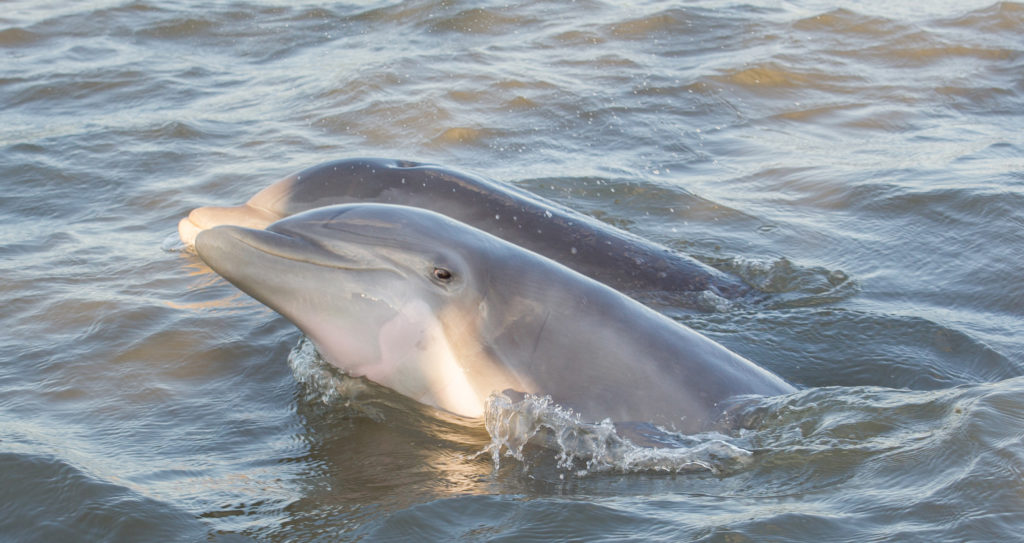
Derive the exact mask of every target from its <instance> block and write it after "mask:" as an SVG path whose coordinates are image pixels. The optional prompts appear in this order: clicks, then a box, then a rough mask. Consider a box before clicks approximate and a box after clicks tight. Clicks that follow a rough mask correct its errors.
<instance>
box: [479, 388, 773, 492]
mask: <svg viewBox="0 0 1024 543" xmlns="http://www.w3.org/2000/svg"><path fill="white" fill-rule="evenodd" d="M510 396H511V395H510V394H506V393H494V394H491V396H490V397H489V398H488V400H487V405H486V407H485V411H484V425H485V426H486V428H487V433H488V434H490V436H491V442H490V443H489V444H488V445H487V446H486V447H485V448H484V450H482V451H481V452H480V453H479V454H488V453H489V454H490V455H491V459H492V461H493V462H494V468H495V470H497V469H498V468H500V466H501V458H502V457H510V458H514V459H516V460H518V461H520V462H522V463H524V464H525V465H526V466H527V468H529V460H528V459H527V455H526V454H525V451H526V449H527V446H528V445H529V444H535V445H541V446H543V447H544V448H546V449H548V450H551V451H553V452H554V455H555V456H554V457H555V461H556V464H557V467H558V468H559V469H562V470H567V471H572V472H574V473H575V474H576V475H577V476H585V475H589V474H592V473H604V472H619V473H636V472H655V473H658V472H660V473H691V472H709V473H712V474H715V475H720V474H723V473H726V472H731V471H734V470H736V469H739V468H741V467H743V466H745V465H747V464H749V463H750V461H751V459H752V457H753V453H751V452H750V451H748V450H746V449H743V448H741V447H738V446H736V445H733V444H732V443H729V442H728V441H726V439H728V438H727V437H726V436H723V435H721V434H717V433H709V434H701V435H697V436H685V435H681V434H675V433H673V432H668V431H665V430H663V429H660V428H655V427H653V426H649V425H640V428H642V429H643V430H642V432H643V433H641V434H639V437H641V438H642V439H645V440H647V441H648V442H649V443H650V444H651V445H654V446H644V445H637V444H636V443H634V442H633V441H632V440H630V439H627V438H625V437H623V436H622V435H621V434H620V431H621V430H623V429H627V428H628V427H626V426H623V425H616V424H614V423H612V422H611V421H610V420H608V419H605V420H604V421H601V422H599V423H596V424H595V423H587V422H583V421H582V420H581V418H580V415H579V414H578V413H576V412H574V411H573V410H571V409H567V408H565V407H562V406H560V405H558V404H556V403H554V402H553V401H552V400H551V397H549V396H535V395H532V394H526V395H524V396H522V398H521V399H513V398H511V397H510ZM648 432H650V433H648Z"/></svg>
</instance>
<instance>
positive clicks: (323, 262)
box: [227, 228, 395, 272]
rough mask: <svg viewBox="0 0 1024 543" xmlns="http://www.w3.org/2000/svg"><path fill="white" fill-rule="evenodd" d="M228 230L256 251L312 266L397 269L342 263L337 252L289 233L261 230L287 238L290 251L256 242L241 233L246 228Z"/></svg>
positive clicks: (345, 268)
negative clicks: (320, 256)
mask: <svg viewBox="0 0 1024 543" xmlns="http://www.w3.org/2000/svg"><path fill="white" fill-rule="evenodd" d="M227 230H228V234H230V235H231V237H232V238H234V239H235V240H237V241H239V242H241V243H243V244H244V245H247V246H248V247H251V248H252V249H255V250H256V251H259V252H261V253H263V254H267V255H270V256H275V257H278V258H281V259H284V260H289V261H292V262H300V263H303V264H310V265H312V266H318V267H321V268H332V269H336V270H347V271H366V272H370V271H387V272H394V271H395V270H393V269H391V268H387V267H382V266H358V265H355V264H344V263H341V262H339V261H338V260H340V257H339V256H338V255H337V254H335V253H330V252H328V251H326V250H324V249H322V248H321V247H319V246H318V245H316V244H313V243H309V242H307V241H304V240H301V239H298V238H294V237H292V236H288V235H285V234H279V233H277V232H272V231H269V230H261V232H264V233H267V234H271V235H274V236H276V237H278V238H281V239H283V240H287V242H288V243H289V244H291V245H293V246H292V247H288V249H293V251H289V250H287V249H284V248H283V247H275V246H273V245H271V244H266V243H258V242H255V240H258V239H259V238H258V237H256V236H250V235H239V234H240V233H242V232H247V231H246V230H244V229H237V228H227ZM299 244H301V245H299ZM303 250H305V251H303ZM310 251H315V252H314V253H312V254H311V253H310ZM316 253H322V254H324V255H330V257H332V258H316Z"/></svg>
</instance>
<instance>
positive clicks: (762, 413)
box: [0, 0, 1024, 542]
mask: <svg viewBox="0 0 1024 543" xmlns="http://www.w3.org/2000/svg"><path fill="white" fill-rule="evenodd" d="M1022 36H1024V4H1021V3H1017V2H997V3H991V2H987V1H985V2H952V1H940V2H929V3H923V2H916V3H911V4H907V5H906V6H903V7H899V6H895V7H894V6H893V5H892V3H889V2H847V3H837V2H814V1H806V2H777V1H759V0H754V1H752V2H747V3H735V2H719V1H711V0H708V1H700V2H691V3H686V4H684V5H677V4H675V3H669V2H642V3H629V4H625V5H619V4H617V3H603V2H596V1H578V2H573V3H563V2H549V3H548V2H535V3H528V4H527V5H522V6H514V5H506V4H505V3H493V4H492V3H482V2H481V3H469V2H447V1H446V2H426V1H413V2H406V3H394V4H390V3H383V2H380V3H373V2H370V3H361V4H357V5H346V4H339V5H323V4H321V3H319V2H308V3H273V2H251V1H250V2H244V1H241V2H231V3H227V2H222V3H214V4H212V5H207V4H198V3H196V4H191V3H188V2H174V3H164V2H159V3H158V2H151V1H146V0H143V1H133V2H124V1H109V2H90V3H84V2H82V3H79V2H25V1H14V2H7V3H5V4H4V14H3V15H0V52H2V55H3V56H2V58H3V61H2V63H0V121H2V122H0V146H2V152H0V183H2V184H3V185H2V186H3V188H4V190H3V191H2V193H0V255H2V256H3V259H2V261H0V267H2V268H0V269H2V281H0V293H2V298H0V301H2V305H3V311H2V312H0V326H2V328H3V330H4V333H3V334H0V362H2V365H0V504H2V505H0V539H4V540H11V541H72V540H77V541H95V540H109V541H140V540H152V541H174V540H181V541H194V540H218V541H219V540H224V541H235V540H245V539H247V538H251V539H255V540H259V541H314V540H323V541H336V540H357V539H359V540H403V539H408V540H450V539H461V540H467V541H483V540H516V541H527V540H536V541H552V540H586V541H592V540H616V541H619V540H642V541H657V540H661V541H679V540H701V541H730V542H737V541H766V540H778V541H825V540H828V541H841V540H849V541H865V540H885V541H938V540H947V541H967V540H970V541H1007V540H1013V539H1015V538H1017V537H1019V534H1020V532H1021V530H1022V529H1024V479H1022V473H1024V443H1022V436H1024V378H1022V377H1021V376H1022V375H1024V339H1022V336H1021V334H1020V333H1019V332H1020V330H1021V326H1022V323H1024V285H1022V273H1021V262H1024V136H1022V130H1021V129H1020V127H1021V126H1024V40H1022ZM351 156H386V157H395V158H406V159H413V160H423V161H432V162H437V163H441V164H446V165H450V166H452V167H456V168H459V169H463V170H469V171H474V172H476V173H479V174H482V175H486V176H489V177H493V178H496V179H499V180H502V181H505V182H508V183H511V184H514V185H517V186H519V187H522V188H525V189H527V190H530V191H533V192H536V193H538V194H540V195H542V196H545V197H548V198H551V199H553V200H556V201H558V202H560V203H562V204H565V205H568V206H570V207H573V208H575V209H578V210H580V211H583V212H585V213H588V214H591V215H593V216H596V217H598V218H600V219H601V220H605V221H607V222H609V223H611V224H614V225H616V226H619V227H621V228H624V229H626V230H629V231H631V232H634V233H636V234H639V235H642V236H644V237H647V238H649V239H652V240H655V241H658V242H661V243H663V244H666V245H668V246H671V247H673V248H675V249H677V250H679V251H682V252H685V253H687V254H690V255H692V256H695V257H697V258H699V259H701V260H703V261H705V262H708V263H710V264H712V265H714V266H716V267H718V268H720V269H723V270H726V271H729V272H732V273H736V274H737V275H739V276H740V277H742V278H743V279H744V280H745V281H747V282H748V283H750V284H751V285H753V286H754V287H756V288H757V289H758V290H760V291H761V292H762V295H761V296H759V297H758V299H757V300H756V301H753V302H749V303H746V302H744V303H736V304H733V305H727V306H723V307H719V308H717V310H716V311H708V312H703V313H696V314H694V313H692V312H690V311H686V310H683V309H682V308H678V307H675V306H673V304H672V302H671V300H664V301H663V303H658V301H653V302H652V303H655V304H656V305H657V307H658V309H659V310H661V311H663V312H665V313H667V314H669V315H671V316H673V317H674V318H677V319H679V320H680V321H683V322H685V323H686V324H688V325H690V326H692V327H694V328H696V329H698V330H701V331H702V332H703V333H705V334H707V335H709V336H711V337H713V338H714V339H716V340H718V341H720V342H722V343H724V344H726V345H727V346H729V347H730V348H732V349H733V350H736V351H738V352H740V353H741V354H743V355H745V356H747V357H748V358H750V359H752V360H755V361H757V362H758V363H760V364H762V365H763V366H765V367H767V368H770V369H771V370H773V371H775V372H777V373H778V374H779V375H781V376H783V377H784V378H786V379H787V380H789V381H790V382H792V383H794V384H796V385H798V386H799V387H800V388H801V390H800V391H799V392H797V393H795V394H793V395H790V396H784V397H778V398H769V399H765V400H763V401H761V402H757V403H755V404H753V405H746V406H743V407H742V408H739V409H738V410H737V411H736V412H735V413H733V416H735V417H736V418H737V420H740V421H742V422H743V426H744V428H745V429H743V430H737V431H736V432H734V433H732V434H729V435H722V436H717V437H714V438H712V437H707V442H705V443H695V444H694V443H691V445H694V446H698V447H699V446H705V449H702V450H708V449H707V447H708V446H709V445H707V443H709V442H711V441H713V440H715V439H717V440H718V441H720V442H721V443H723V444H726V445H728V446H732V447H739V448H742V449H743V450H744V451H749V452H750V457H749V459H746V460H743V461H742V462H738V463H736V464H728V465H724V464H723V465H720V466H718V467H719V468H721V469H717V470H713V471H707V470H703V471H702V470H681V471H680V472H679V473H664V472H662V471H659V470H657V469H647V470H644V469H640V470H637V471H632V472H623V471H622V470H619V471H616V470H615V469H611V470H591V471H587V470H585V469H580V465H579V464H576V465H574V466H573V467H568V468H566V467H565V466H564V465H562V464H561V463H560V462H559V460H558V458H557V457H556V455H555V453H554V452H553V451H552V450H548V449H540V448H530V447H527V448H525V449H524V450H523V451H522V454H520V455H519V458H518V459H517V458H516V457H514V456H504V452H509V451H508V450H507V449H503V451H504V452H503V453H502V454H501V455H499V456H497V457H492V456H491V454H489V453H487V452H484V453H483V454H479V453H481V451H486V450H487V448H488V447H492V446H493V445H494V443H493V441H492V436H490V435H488V433H487V430H486V429H485V427H484V425H483V423H482V422H480V421H467V420H462V419H457V418H453V417H451V416H447V415H444V414H442V413H438V412H434V411H431V410H429V409H427V408H424V407H422V406H419V405H417V404H415V403H413V402H411V401H409V400H406V399H404V398H401V397H397V396H395V395H394V394H390V393H389V392H388V391H386V390H379V389H375V388H374V387H373V386H372V384H367V383H361V382H352V381H338V380H336V379H335V377H336V376H328V377H330V379H321V380H317V379H311V378H310V376H311V375H313V373H315V371H314V370H315V369H316V366H308V365H306V366H301V365H297V364H296V363H295V357H296V354H295V353H292V363H289V353H291V352H292V350H293V348H297V349H298V350H301V345H299V346H298V347H296V344H297V343H299V340H300V335H299V333H298V332H297V330H295V329H294V328H293V327H292V326H291V325H290V324H288V323H287V322H286V321H284V320H283V319H282V318H280V317H278V316H276V315H275V314H274V313H272V312H270V311H269V310H267V309H265V308H264V307H263V306H261V305H260V304H258V303H256V302H254V301H252V300H250V299H249V298H247V297H245V296H244V295H241V294H239V293H238V291H237V290H236V289H234V288H233V287H231V286H230V285H228V284H227V283H225V282H224V281H222V280H220V279H219V278H217V277H216V276H215V275H214V274H212V273H211V272H210V271H209V270H208V269H207V268H206V267H205V266H203V265H202V264H201V263H200V262H199V261H198V260H197V259H196V258H195V257H194V256H192V255H189V254H188V253H184V252H180V251H175V250H169V249H168V247H167V245H166V244H165V240H166V239H167V238H168V236H170V235H172V234H173V232H174V228H175V224H176V222H177V220H178V219H180V218H181V217H182V216H183V215H184V214H185V213H186V212H187V211H188V210H189V209H191V208H193V207H197V206H200V205H210V204H221V205H228V204H236V203H239V202H242V201H244V200H245V199H247V198H248V197H249V196H250V195H251V194H253V193H254V192H255V191H256V190H258V189H259V188H262V187H263V186H265V185H266V184H269V183H270V182H272V181H274V180H276V179H278V178H280V177H282V176H284V175H287V174H290V173H293V172H295V171H297V170H300V169H302V168H305V167H308V166H311V165H314V164H317V163H319V162H323V161H326V160H330V159H335V158H342V157H351ZM300 366H301V367H304V368H306V370H303V371H299V368H300ZM310 368H313V369H310ZM310 372H313V373H310ZM339 383H341V384H342V385H344V386H348V387H350V388H351V389H349V390H346V391H344V392H345V393H344V394H340V395H337V394H333V393H329V392H330V391H331V390H334V388H333V387H337V386H339ZM346 383H347V384H346ZM723 446H725V445H723ZM495 458H497V460H498V465H497V466H496V465H495V461H494V459H495ZM704 459H705V460H707V458H704Z"/></svg>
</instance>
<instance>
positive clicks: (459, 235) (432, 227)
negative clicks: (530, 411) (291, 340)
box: [196, 204, 532, 416]
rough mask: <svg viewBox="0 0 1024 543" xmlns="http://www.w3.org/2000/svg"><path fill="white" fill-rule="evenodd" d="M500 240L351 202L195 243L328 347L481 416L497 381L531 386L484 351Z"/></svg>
mask: <svg viewBox="0 0 1024 543" xmlns="http://www.w3.org/2000/svg"><path fill="white" fill-rule="evenodd" d="M502 250H504V244H503V243H502V242H501V241H500V240H497V239H496V238H492V237H491V236H489V235H487V234H484V233H482V232H480V231H477V230H475V229H472V228H470V227H468V226H466V225H464V224H461V223H458V222H456V221H454V220H452V219H449V218H447V217H445V216H443V215H440V214H437V213H434V212H431V211H427V210H423V209H417V208H411V207H402V206H393V205H385V204H348V205H338V206H330V207H325V208H319V209H314V210H311V211H307V212H304V213H300V214H297V215H293V216H291V217H288V218H286V219H283V220H280V221H277V222H275V223H273V224H271V225H270V226H269V227H267V229H266V230H258V229H251V228H244V227H237V226H219V227H216V228H213V229H210V230H204V231H203V232H201V233H199V235H198V237H197V239H196V251H197V252H198V254H199V256H200V257H201V258H202V259H203V260H204V261H205V262H206V263H207V264H208V265H209V266H210V267H211V268H213V269H214V270H215V271H216V272H217V273H219V274H220V275H222V276H223V277H224V278H226V279H227V280H228V281H230V282H231V283H233V284H235V285H236V286H237V287H239V288H240V289H241V290H243V291H245V292H246V293H247V294H249V295H251V296H252V297H254V298H256V299H257V300H259V301H261V302H263V303H265V304H266V305H268V306H269V307H271V308H272V309H274V310H275V311H277V312H278V313H280V314H281V315H283V316H285V317H286V318H288V319H289V320H290V321H292V322H293V323H295V324H296V325H297V326H298V327H299V328H300V329H301V330H302V331H303V332H304V333H305V334H306V335H307V336H309V337H310V339H312V340H313V342H314V343H315V344H316V345H317V347H318V349H319V350H320V352H321V354H322V355H324V357H325V358H326V359H327V360H328V361H329V362H331V363H332V364H334V365H336V366H338V367H339V368H341V369H343V370H345V371H347V372H348V373H350V374H352V375H355V376H365V377H367V378H369V379H371V380H373V381H375V382H377V383H379V384H382V385H384V386H387V387H390V388H392V389H394V390H396V391H398V392H400V393H402V394H404V395H406V396H409V397H411V398H414V399H417V400H419V401H421V402H423V403H426V404H429V405H433V406H436V407H440V408H443V409H447V410H449V411H452V412H455V413H458V414H461V415H466V416H479V415H480V414H481V412H482V409H483V401H484V399H486V397H487V394H488V393H489V392H490V391H492V390H503V389H505V388H514V389H517V390H528V389H529V388H532V387H531V386H530V385H529V384H528V383H524V382H522V381H521V379H520V378H519V377H517V376H516V375H515V372H514V371H511V370H509V369H508V368H505V367H504V366H502V365H501V364H500V363H498V362H497V361H495V360H494V359H493V358H492V357H491V355H490V354H489V353H488V351H487V349H486V346H485V345H484V343H483V342H481V340H480V338H479V337H478V336H479V334H480V333H481V332H480V322H479V318H478V317H479V314H480V312H481V311H482V310H484V300H485V297H486V291H487V288H486V286H485V285H487V284H488V282H489V281H490V278H489V275H490V273H491V272H492V271H493V270H492V266H494V265H495V263H497V262H499V261H500V260H501V259H500V258H498V257H497V256H498V254H500V253H501V251H502Z"/></svg>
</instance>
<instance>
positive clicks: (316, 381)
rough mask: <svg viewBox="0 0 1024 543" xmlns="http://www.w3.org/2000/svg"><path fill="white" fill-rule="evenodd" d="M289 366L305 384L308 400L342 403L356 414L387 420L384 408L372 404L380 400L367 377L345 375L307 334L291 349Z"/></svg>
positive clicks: (319, 402) (381, 420)
mask: <svg viewBox="0 0 1024 543" xmlns="http://www.w3.org/2000/svg"><path fill="white" fill-rule="evenodd" d="M288 367H290V368H291V369H292V375H294V376H295V380H296V381H298V383H299V384H300V385H302V387H301V390H302V391H303V393H304V398H303V399H304V400H305V401H306V402H307V403H310V404H320V405H324V406H332V407H334V406H341V407H343V408H346V409H350V410H352V412H353V414H355V415H362V416H365V417H368V418H370V419H372V420H375V421H377V422H383V421H384V419H385V416H384V411H383V410H381V409H380V408H379V407H378V406H376V405H373V404H374V403H375V401H376V400H377V397H376V396H377V395H376V394H375V393H374V392H375V391H374V390H373V386H372V385H371V384H370V383H368V382H367V381H366V380H365V379H360V378H356V377H351V376H349V375H346V374H345V373H343V372H341V371H340V370H338V369H337V368H335V367H334V366H332V365H330V364H329V363H327V362H326V361H325V360H324V359H323V358H321V357H320V353H318V352H317V350H316V346H315V345H313V342H312V341H310V340H309V338H307V337H306V336H302V338H301V339H299V342H298V343H297V344H295V347H292V350H291V352H289V353H288Z"/></svg>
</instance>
